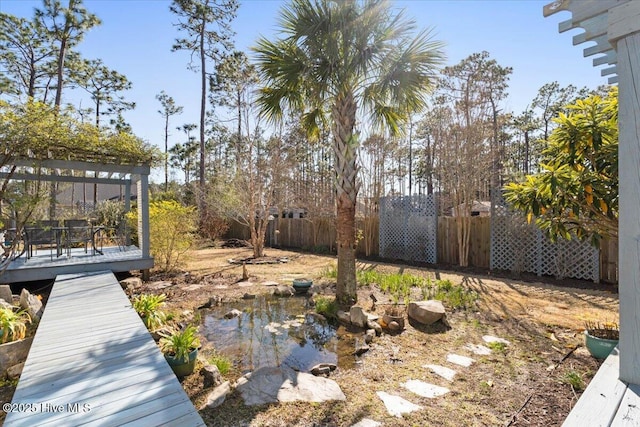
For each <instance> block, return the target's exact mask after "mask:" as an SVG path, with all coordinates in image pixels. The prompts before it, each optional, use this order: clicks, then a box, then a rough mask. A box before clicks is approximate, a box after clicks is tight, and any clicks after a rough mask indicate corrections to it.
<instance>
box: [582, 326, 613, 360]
mask: <svg viewBox="0 0 640 427" xmlns="http://www.w3.org/2000/svg"><path fill="white" fill-rule="evenodd" d="M584 338H585V344H586V346H587V350H589V353H591V355H592V356H593V357H595V358H596V359H606V358H607V356H609V353H611V351H612V350H613V349H614V348H615V346H617V345H618V340H609V339H605V338H598V337H594V336H593V335H591V334H589V332H588V331H585V332H584Z"/></svg>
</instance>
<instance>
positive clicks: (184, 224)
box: [127, 200, 197, 271]
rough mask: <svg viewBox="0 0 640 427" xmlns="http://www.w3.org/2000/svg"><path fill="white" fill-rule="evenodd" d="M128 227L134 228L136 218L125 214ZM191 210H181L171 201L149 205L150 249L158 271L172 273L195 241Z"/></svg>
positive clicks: (194, 215) (194, 218) (195, 221)
mask: <svg viewBox="0 0 640 427" xmlns="http://www.w3.org/2000/svg"><path fill="white" fill-rule="evenodd" d="M127 220H128V221H129V224H130V225H131V227H136V226H137V225H136V224H137V221H138V214H137V212H135V211H131V212H129V213H128V214H127ZM196 223H197V218H196V211H195V208H194V207H188V206H183V205H181V204H180V203H178V202H176V201H174V200H164V201H159V202H152V203H150V204H149V249H150V251H151V255H152V256H153V257H154V258H155V263H156V266H157V267H158V269H159V270H161V271H173V270H175V269H176V268H178V267H179V265H180V257H181V256H182V255H184V254H185V253H186V252H187V251H188V250H189V249H190V248H191V247H192V246H193V243H194V241H195V236H194V233H195V231H196V230H197V227H196V225H197V224H196Z"/></svg>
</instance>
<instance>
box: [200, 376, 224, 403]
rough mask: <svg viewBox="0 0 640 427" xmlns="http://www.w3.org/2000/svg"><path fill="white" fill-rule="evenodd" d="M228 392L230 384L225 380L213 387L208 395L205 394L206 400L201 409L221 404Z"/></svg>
mask: <svg viewBox="0 0 640 427" xmlns="http://www.w3.org/2000/svg"><path fill="white" fill-rule="evenodd" d="M229 393H231V384H230V383H229V381H225V382H223V383H222V384H220V385H219V386H217V387H216V388H215V389H213V391H212V392H211V393H209V396H207V401H206V402H205V404H204V405H203V406H202V408H201V409H204V408H215V407H217V406H220V405H222V404H223V403H224V400H225V399H226V397H227V395H228V394H229Z"/></svg>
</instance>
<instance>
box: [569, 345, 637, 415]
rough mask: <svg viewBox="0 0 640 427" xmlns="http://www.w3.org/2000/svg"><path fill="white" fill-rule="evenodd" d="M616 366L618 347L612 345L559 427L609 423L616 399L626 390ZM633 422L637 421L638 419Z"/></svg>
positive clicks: (615, 405)
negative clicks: (611, 348) (609, 352)
mask: <svg viewBox="0 0 640 427" xmlns="http://www.w3.org/2000/svg"><path fill="white" fill-rule="evenodd" d="M619 366H620V357H619V350H618V348H617V347H616V348H615V349H614V350H613V351H612V352H611V354H610V355H609V357H607V358H606V359H605V361H604V362H603V363H602V365H601V366H600V369H599V370H598V372H596V374H595V376H594V377H593V378H592V379H591V382H590V383H589V386H588V387H587V388H586V390H585V391H584V392H583V393H582V396H580V399H578V402H577V403H576V405H575V406H574V407H573V409H571V412H570V413H569V415H568V416H567V418H566V419H565V421H564V423H563V424H562V425H563V427H584V426H589V427H599V426H610V425H611V423H612V422H613V420H614V418H615V417H616V414H617V412H618V408H619V407H620V401H621V400H622V399H623V396H624V395H625V393H626V391H627V384H626V383H624V382H622V381H620V380H619V379H618V375H619V369H620V368H619ZM635 421H636V423H637V421H638V418H636V419H635ZM634 425H638V424H634Z"/></svg>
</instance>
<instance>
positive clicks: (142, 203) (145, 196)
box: [137, 175, 151, 258]
mask: <svg viewBox="0 0 640 427" xmlns="http://www.w3.org/2000/svg"><path fill="white" fill-rule="evenodd" d="M137 201H138V244H139V245H140V250H141V251H142V257H143V258H149V257H150V256H151V253H150V251H149V176H148V175H139V179H138V200H137Z"/></svg>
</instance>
